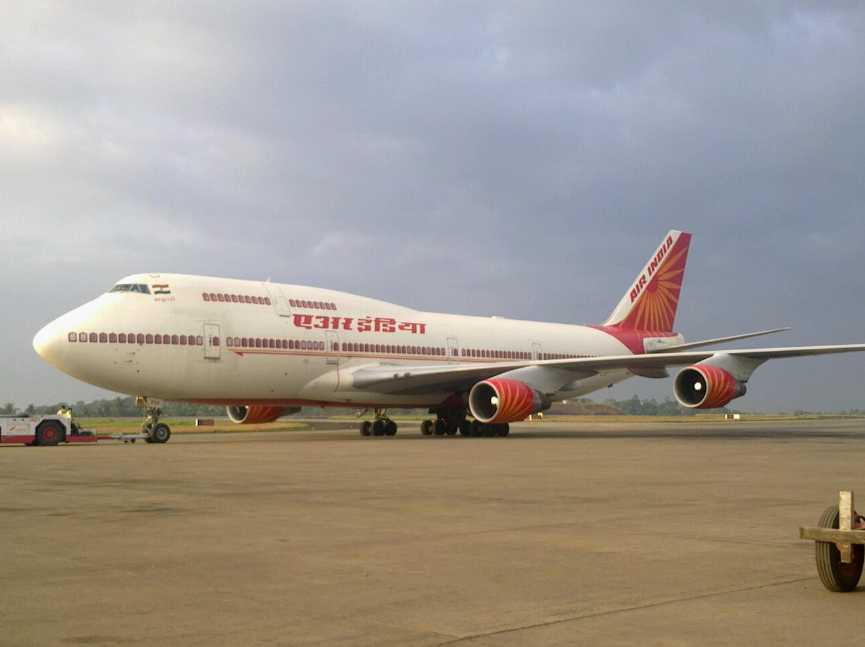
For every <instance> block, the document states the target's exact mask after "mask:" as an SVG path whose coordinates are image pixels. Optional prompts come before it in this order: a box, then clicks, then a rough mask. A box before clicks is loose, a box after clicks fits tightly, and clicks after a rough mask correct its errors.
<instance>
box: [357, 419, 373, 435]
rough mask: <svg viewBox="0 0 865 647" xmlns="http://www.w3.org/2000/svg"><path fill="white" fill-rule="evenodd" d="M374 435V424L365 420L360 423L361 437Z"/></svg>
mask: <svg viewBox="0 0 865 647" xmlns="http://www.w3.org/2000/svg"><path fill="white" fill-rule="evenodd" d="M370 434H372V423H371V422H370V421H369V420H364V421H363V422H362V423H360V435H361V436H369V435H370Z"/></svg>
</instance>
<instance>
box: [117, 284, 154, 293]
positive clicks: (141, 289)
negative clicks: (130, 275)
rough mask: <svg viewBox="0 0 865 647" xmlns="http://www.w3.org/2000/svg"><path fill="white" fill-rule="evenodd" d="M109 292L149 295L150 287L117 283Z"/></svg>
mask: <svg viewBox="0 0 865 647" xmlns="http://www.w3.org/2000/svg"><path fill="white" fill-rule="evenodd" d="M109 292H138V293H139V294H150V287H149V286H148V285H147V284H146V283H118V284H117V285H115V286H114V287H113V288H111V289H110V290H109Z"/></svg>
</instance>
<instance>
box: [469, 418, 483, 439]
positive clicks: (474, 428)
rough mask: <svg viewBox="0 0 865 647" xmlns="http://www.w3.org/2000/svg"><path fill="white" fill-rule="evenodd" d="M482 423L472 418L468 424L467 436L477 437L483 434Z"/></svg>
mask: <svg viewBox="0 0 865 647" xmlns="http://www.w3.org/2000/svg"><path fill="white" fill-rule="evenodd" d="M484 426H485V425H484V423H482V422H480V421H478V420H472V424H471V425H470V426H469V436H471V437H472V438H478V437H480V436H482V435H483V432H484Z"/></svg>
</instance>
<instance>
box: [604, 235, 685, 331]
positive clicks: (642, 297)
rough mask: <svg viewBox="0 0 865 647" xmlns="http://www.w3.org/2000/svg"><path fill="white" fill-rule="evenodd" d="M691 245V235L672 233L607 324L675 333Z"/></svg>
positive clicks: (605, 323)
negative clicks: (680, 295)
mask: <svg viewBox="0 0 865 647" xmlns="http://www.w3.org/2000/svg"><path fill="white" fill-rule="evenodd" d="M690 244H691V234H688V233H685V232H681V231H676V230H672V231H670V232H669V233H668V234H667V235H666V236H665V237H664V240H663V241H662V242H661V245H660V246H659V247H658V249H657V250H656V251H655V254H654V255H653V256H652V257H651V258H650V259H649V262H648V263H646V266H645V267H644V268H643V271H642V272H641V273H640V274H639V275H638V276H637V278H636V280H635V281H634V283H633V285H632V286H631V289H630V290H628V292H626V293H625V295H624V296H623V297H622V300H621V301H619V304H618V305H617V306H616V309H615V310H613V312H612V314H611V315H610V317H609V319H607V321H605V322H604V325H605V326H616V327H617V328H622V329H629V330H652V331H659V332H672V331H673V325H674V324H675V321H676V309H677V308H678V306H679V293H680V292H681V290H682V281H683V280H684V278H685V264H686V263H687V262H688V248H689V247H690Z"/></svg>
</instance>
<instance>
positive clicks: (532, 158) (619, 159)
mask: <svg viewBox="0 0 865 647" xmlns="http://www.w3.org/2000/svg"><path fill="white" fill-rule="evenodd" d="M863 36H865V9H863V8H862V7H861V5H860V4H859V3H855V2H800V3H795V2H793V3H791V2H768V3H761V4H760V5H759V6H758V7H755V6H754V5H753V4H751V3H736V2H733V3H721V4H719V5H707V6H695V5H693V3H678V2H658V3H652V4H651V5H647V6H645V7H643V6H639V5H634V4H633V3H616V2H608V3H597V4H595V5H592V4H589V3H564V2H536V3H502V2H465V3H437V2H433V3H404V4H400V5H396V6H395V5H393V4H392V3H378V2H368V3H359V2H351V3H318V2H308V3H304V2H295V3H290V4H288V5H286V4H285V3H269V2H258V3H254V2H253V3H250V2H245V3H234V4H227V3H223V4H219V5H215V4H214V3H181V4H179V5H178V4H177V3H147V4H146V5H136V6H134V7H132V6H131V5H126V4H122V3H120V4H118V3H96V2H94V3H87V4H86V5H85V6H81V5H76V6H74V7H73V6H72V5H69V4H67V3H55V4H51V3H38V5H37V4H34V3H30V4H27V3H18V4H16V5H7V6H6V7H5V8H2V9H0V60H2V61H3V64H2V65H0V88H2V89H0V196H2V204H3V207H2V211H0V214H2V215H0V221H2V224H3V228H2V231H3V241H4V243H6V244H5V245H4V249H5V252H4V254H3V256H2V260H0V271H2V276H3V277H4V279H3V280H2V281H0V298H2V301H3V303H4V304H8V305H9V306H10V307H9V308H8V309H7V308H4V311H5V317H4V319H5V324H4V327H3V328H4V331H5V333H6V334H5V336H4V337H5V343H4V344H3V345H2V346H0V362H2V363H3V364H4V365H7V366H14V367H16V373H15V374H14V375H11V376H10V375H9V374H7V375H3V376H0V399H12V400H15V401H17V402H18V403H19V404H24V403H26V402H27V401H31V400H32V401H45V400H51V399H59V398H65V399H74V398H76V397H79V396H80V397H85V396H87V397H89V396H90V395H93V394H95V393H98V391H96V390H95V389H91V388H90V387H87V386H84V385H80V384H78V383H76V382H74V381H73V380H71V379H69V378H66V377H64V376H61V375H58V374H57V373H56V372H55V371H53V369H51V368H50V367H48V366H46V365H44V364H43V363H42V362H41V361H40V360H38V358H36V356H35V355H34V354H33V352H32V350H31V348H30V339H31V337H32V334H33V332H35V330H36V329H38V327H39V326H40V325H41V324H42V323H44V322H45V321H47V320H49V319H50V318H52V317H54V316H56V315H57V314H59V313H60V312H62V311H64V310H67V309H69V308H71V307H74V306H75V305H77V304H78V303H80V302H82V301H84V300H86V299H88V298H90V297H92V296H94V295H95V294H98V293H99V292H101V291H102V290H104V289H105V288H106V287H107V286H108V285H110V284H111V283H112V282H113V281H114V280H115V279H116V278H118V277H120V276H123V275H126V274H129V273H132V272H137V271H143V270H154V269H155V270H162V271H183V272H195V273H211V274H226V275H232V276H241V277H248V278H261V279H264V278H267V277H272V278H273V279H274V280H284V281H290V282H301V283H312V284H319V285H328V286H332V287H335V288H338V289H345V290H350V291H355V292H360V293H363V294H369V295H371V296H376V297H381V298H386V299H389V300H393V301H399V302H404V303H407V304H409V305H412V306H416V307H420V308H428V309H433V310H439V311H442V310H444V311H457V312H467V313H483V314H491V313H495V314H501V315H508V316H514V317H524V318H535V319H542V320H545V319H548V320H556V321H567V322H586V321H599V320H601V319H602V318H603V317H604V316H606V314H607V313H608V311H609V310H610V309H611V308H612V306H613V305H614V303H615V302H616V301H617V300H618V298H619V296H620V295H621V293H622V292H623V291H624V290H625V288H626V287H627V285H628V284H629V282H630V280H631V279H632V278H633V276H634V274H635V273H636V272H637V270H638V268H639V266H640V264H641V263H642V262H643V261H644V260H645V258H646V257H647V256H648V254H649V253H650V251H651V250H652V248H653V246H654V245H655V244H656V243H657V241H658V240H659V239H660V237H661V235H662V234H663V233H664V232H665V231H666V230H667V229H669V228H671V227H679V228H685V229H688V230H690V231H693V232H694V234H695V239H694V244H693V247H692V256H691V261H690V263H689V272H688V277H687V279H686V286H685V291H684V294H683V303H682V306H681V308H680V316H679V321H678V323H679V327H680V328H681V329H682V331H683V332H684V333H685V334H686V335H687V336H688V337H691V338H695V337H702V336H714V335H720V334H728V333H732V332H738V331H744V330H750V329H753V328H758V327H762V326H770V325H774V324H790V325H793V326H794V328H795V330H794V332H793V333H788V334H787V335H786V336H785V337H784V338H783V343H821V342H844V341H861V340H863V335H862V332H861V325H860V322H862V321H863V314H865V312H863V310H865V308H863V305H862V300H861V299H860V298H859V296H860V295H861V294H862V292H863V289H862V288H863V280H862V275H861V268H860V265H861V251H860V250H862V249H863V244H865V222H863V217H862V215H861V205H862V203H863V198H865V196H863V193H865V191H863V188H862V187H863V186H865V182H863V180H865V177H863V170H862V169H863V164H862V160H861V155H862V153H861V151H863V150H865V134H863V133H865V128H863V125H865V124H863V117H862V114H863V113H862V109H861V106H862V105H865V77H863V76H862V75H861V73H859V68H860V66H861V61H862V60H865V38H863ZM781 339H782V338H780V337H779V338H777V340H776V341H778V342H781ZM764 343H765V342H764ZM862 366H863V364H862V361H861V359H859V358H855V357H848V358H840V357H839V358H831V359H821V360H802V361H799V362H798V363H792V362H788V363H784V362H776V363H770V364H769V365H767V366H766V367H764V368H761V369H760V371H759V372H758V373H757V375H756V376H755V378H754V379H753V381H752V388H751V393H749V395H748V396H747V397H746V398H745V399H743V400H741V401H740V402H741V403H742V406H744V407H754V408H782V407H799V406H802V407H811V408H832V407H853V406H861V400H862V389H861V386H860V384H861V383H862V382H863V368H862ZM669 388H670V385H669V383H668V382H662V383H650V382H647V381H644V380H643V381H637V380H634V381H631V382H629V383H626V385H624V386H622V387H618V388H617V390H616V393H615V394H616V395H628V394H630V393H633V392H638V393H641V394H652V395H662V394H666V393H668V392H669Z"/></svg>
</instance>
